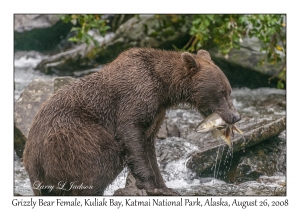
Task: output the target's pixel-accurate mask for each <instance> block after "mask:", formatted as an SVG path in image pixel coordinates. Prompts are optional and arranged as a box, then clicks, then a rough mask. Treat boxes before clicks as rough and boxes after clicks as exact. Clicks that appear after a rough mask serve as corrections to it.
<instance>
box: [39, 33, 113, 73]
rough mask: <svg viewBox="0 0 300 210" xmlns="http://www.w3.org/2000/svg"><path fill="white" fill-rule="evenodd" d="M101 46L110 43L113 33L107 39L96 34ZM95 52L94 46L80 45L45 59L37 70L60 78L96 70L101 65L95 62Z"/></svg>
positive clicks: (108, 34)
mask: <svg viewBox="0 0 300 210" xmlns="http://www.w3.org/2000/svg"><path fill="white" fill-rule="evenodd" d="M94 36H95V39H97V40H98V41H99V43H100V46H101V45H105V43H107V42H109V41H110V40H111V39H112V38H113V37H114V34H113V33H107V34H106V36H105V37H101V36H99V35H97V34H94ZM94 50H95V46H94V45H93V44H91V45H87V44H79V45H75V46H74V47H72V48H71V49H69V50H67V51H64V52H60V53H58V54H55V55H52V56H50V57H48V58H45V59H43V60H42V61H41V62H40V63H39V64H38V65H37V67H36V68H35V69H36V70H39V71H41V72H44V73H46V74H53V73H55V74H56V75H59V76H66V75H75V74H76V73H74V72H76V71H77V72H78V71H82V70H87V69H91V68H96V67H98V66H99V63H98V62H96V61H95V58H94V53H93V52H92V51H94Z"/></svg>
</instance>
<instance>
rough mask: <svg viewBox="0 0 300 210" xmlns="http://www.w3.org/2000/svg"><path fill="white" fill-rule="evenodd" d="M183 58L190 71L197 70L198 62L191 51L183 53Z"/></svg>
mask: <svg viewBox="0 0 300 210" xmlns="http://www.w3.org/2000/svg"><path fill="white" fill-rule="evenodd" d="M181 60H182V62H183V65H184V66H185V67H186V69H187V70H188V71H195V70H196V69H197V63H196V61H195V59H194V57H193V55H192V54H191V53H188V52H184V53H182V54H181Z"/></svg>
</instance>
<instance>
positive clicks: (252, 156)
mask: <svg viewBox="0 0 300 210" xmlns="http://www.w3.org/2000/svg"><path fill="white" fill-rule="evenodd" d="M285 133H286V132H282V133H281V134H280V136H279V137H274V138H271V139H269V140H267V141H265V142H263V143H261V144H259V145H257V146H254V147H252V148H250V149H249V151H247V153H246V155H245V156H242V157H241V158H240V161H239V163H238V165H237V168H236V179H235V181H236V182H244V181H249V180H255V179H257V178H258V177H261V176H263V175H264V176H273V175H274V174H276V173H277V172H279V171H280V172H281V173H283V174H286V138H285Z"/></svg>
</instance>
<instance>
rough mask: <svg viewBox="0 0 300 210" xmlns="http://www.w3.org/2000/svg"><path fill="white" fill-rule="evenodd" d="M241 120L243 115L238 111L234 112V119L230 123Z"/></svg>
mask: <svg viewBox="0 0 300 210" xmlns="http://www.w3.org/2000/svg"><path fill="white" fill-rule="evenodd" d="M240 120H241V115H240V114H239V113H238V112H235V113H233V114H232V121H231V123H230V124H234V123H236V122H238V121H240Z"/></svg>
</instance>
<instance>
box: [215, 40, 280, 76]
mask: <svg viewBox="0 0 300 210" xmlns="http://www.w3.org/2000/svg"><path fill="white" fill-rule="evenodd" d="M262 46H263V44H262V42H261V41H260V40H259V39H258V38H257V37H251V38H250V37H245V38H243V42H242V43H241V48H240V49H232V50H231V51H230V52H229V53H228V58H227V59H226V60H227V61H228V62H230V63H233V64H240V65H241V67H243V68H250V69H252V70H254V71H257V72H261V73H263V74H265V75H270V76H273V75H274V74H277V73H279V72H280V70H281V69H280V68H281V67H282V65H283V63H279V64H276V65H275V64H274V65H272V64H270V63H268V62H267V55H266V53H264V52H261V51H260V48H261V47H262ZM210 52H211V53H212V54H213V55H214V56H215V57H216V58H224V55H222V54H221V53H219V52H217V50H211V51H210ZM260 61H264V64H263V65H260V64H259V62H260Z"/></svg>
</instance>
